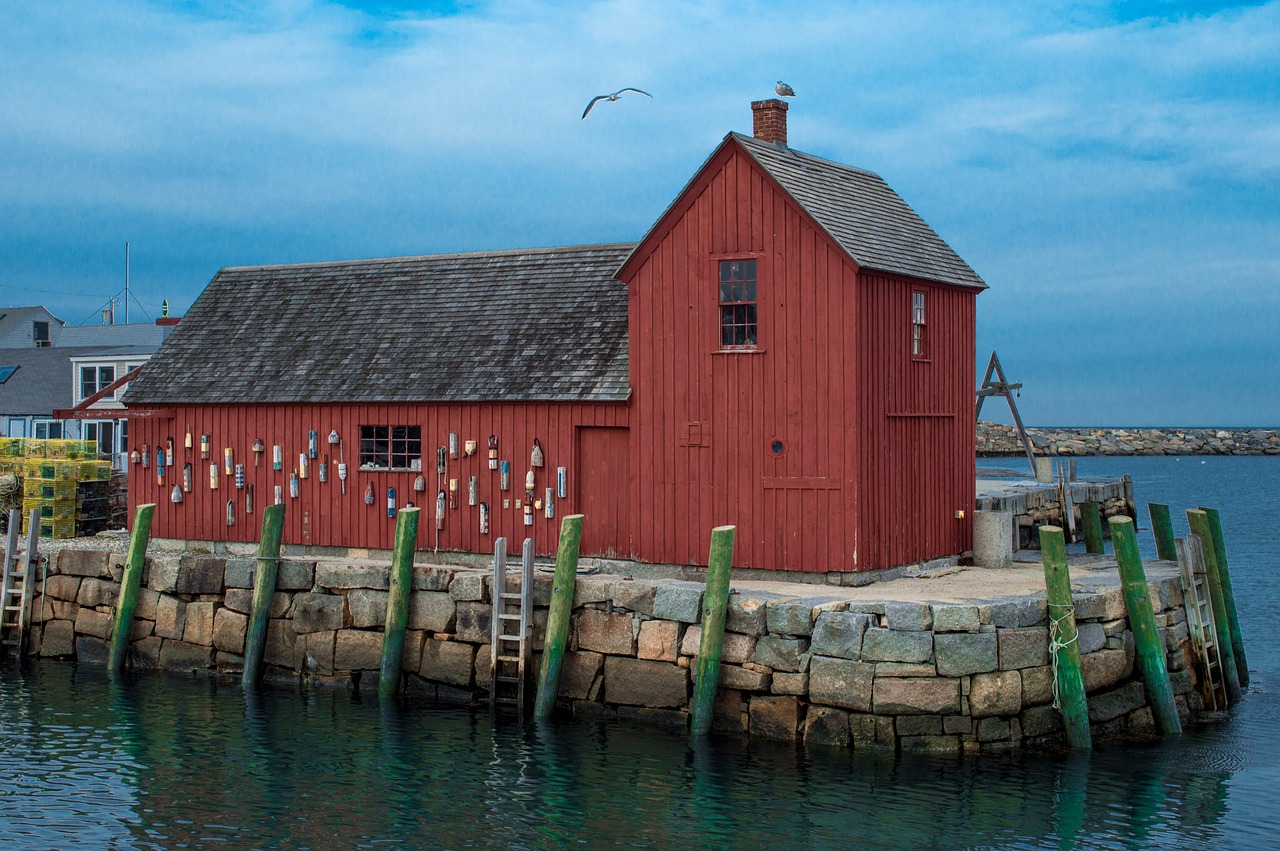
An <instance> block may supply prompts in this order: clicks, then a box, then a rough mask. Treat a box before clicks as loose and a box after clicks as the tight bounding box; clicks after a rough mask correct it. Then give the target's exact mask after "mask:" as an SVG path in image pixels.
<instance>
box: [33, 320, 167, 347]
mask: <svg viewBox="0 0 1280 851" xmlns="http://www.w3.org/2000/svg"><path fill="white" fill-rule="evenodd" d="M175 327H176V326H174V325H157V324H155V323H154V322H134V323H131V324H129V325H66V326H64V327H63V329H62V333H61V334H60V335H59V340H58V345H59V346H150V347H151V349H152V350H153V351H154V350H155V349H157V348H159V347H160V344H161V343H163V342H164V341H165V338H167V337H168V336H169V335H170V334H171V333H173V329H174V328H175Z"/></svg>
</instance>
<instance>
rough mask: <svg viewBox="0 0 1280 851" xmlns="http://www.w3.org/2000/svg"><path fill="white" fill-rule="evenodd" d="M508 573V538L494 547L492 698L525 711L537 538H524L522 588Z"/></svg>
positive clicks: (492, 702) (494, 703)
mask: <svg viewBox="0 0 1280 851" xmlns="http://www.w3.org/2000/svg"><path fill="white" fill-rule="evenodd" d="M512 578H513V577H511V576H510V575H509V574H508V573H507V539H506V538H498V540H496V541H494V547H493V626H492V641H491V643H490V645H489V647H490V653H491V658H490V667H489V700H490V705H491V706H492V707H493V708H495V709H496V708H498V707H499V706H514V707H515V708H516V710H517V711H518V712H519V713H520V714H521V715H523V714H524V711H525V705H526V704H525V683H526V682H527V681H528V667H529V659H530V655H531V650H532V646H531V642H530V638H531V636H532V634H533V631H532V625H533V539H532V538H525V539H524V552H523V554H522V558H521V562H520V575H519V580H520V582H519V588H518V589H517V590H513V589H512V588H511V587H509V586H510V585H511V581H510V580H511V579H512Z"/></svg>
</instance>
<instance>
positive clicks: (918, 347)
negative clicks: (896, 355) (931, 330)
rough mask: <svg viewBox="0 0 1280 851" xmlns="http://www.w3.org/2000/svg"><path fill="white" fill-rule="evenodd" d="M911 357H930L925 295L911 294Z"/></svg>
mask: <svg viewBox="0 0 1280 851" xmlns="http://www.w3.org/2000/svg"><path fill="white" fill-rule="evenodd" d="M911 356H912V357H913V358H924V357H928V356H929V346H928V338H927V336H926V335H925V320H924V293H912V294H911Z"/></svg>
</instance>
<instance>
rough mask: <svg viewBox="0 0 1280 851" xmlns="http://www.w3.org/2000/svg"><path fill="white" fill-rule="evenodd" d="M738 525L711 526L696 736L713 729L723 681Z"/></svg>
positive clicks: (696, 692)
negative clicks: (725, 643)
mask: <svg viewBox="0 0 1280 851" xmlns="http://www.w3.org/2000/svg"><path fill="white" fill-rule="evenodd" d="M735 529H736V527H734V526H717V527H716V528H714V529H712V530H711V553H710V555H708V557H707V585H706V589H705V590H703V592H702V638H701V640H700V642H699V644H698V680H697V683H696V684H695V685H694V690H693V726H692V728H691V732H692V734H693V735H694V736H705V735H706V734H707V733H709V732H711V719H712V716H713V715H714V713H715V705H716V686H717V685H718V684H719V682H720V653H721V650H722V649H723V647H724V621H725V609H726V608H728V605H729V573H730V565H731V564H732V563H733V536H734V530H735Z"/></svg>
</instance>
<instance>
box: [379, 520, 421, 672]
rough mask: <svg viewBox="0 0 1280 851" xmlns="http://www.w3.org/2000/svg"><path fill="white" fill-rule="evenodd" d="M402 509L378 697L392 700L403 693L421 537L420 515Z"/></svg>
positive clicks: (397, 531)
mask: <svg viewBox="0 0 1280 851" xmlns="http://www.w3.org/2000/svg"><path fill="white" fill-rule="evenodd" d="M420 510H421V509H419V508H417V507H414V508H402V509H400V512H399V514H398V515H396V542H395V549H394V550H392V554H391V591H390V594H389V595H388V596H387V622H386V627H385V629H384V630H383V633H382V673H381V675H380V676H379V677H378V696H379V697H392V696H394V695H395V693H396V692H397V691H398V690H399V689H400V660H401V657H403V656H404V630H405V626H406V625H407V624H408V622H409V593H410V592H411V591H412V590H413V555H414V546H413V542H414V541H415V540H417V537H418V512H419V511H420Z"/></svg>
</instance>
